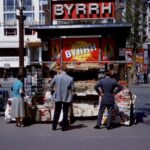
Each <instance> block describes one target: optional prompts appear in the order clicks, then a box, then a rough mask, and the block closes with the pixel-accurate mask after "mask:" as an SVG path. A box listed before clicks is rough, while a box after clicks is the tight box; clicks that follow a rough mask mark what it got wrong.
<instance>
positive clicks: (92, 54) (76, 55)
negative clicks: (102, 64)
mask: <svg viewBox="0 0 150 150" xmlns="http://www.w3.org/2000/svg"><path fill="white" fill-rule="evenodd" d="M62 43H63V44H62V60H63V61H64V62H73V61H78V62H83V61H88V62H89V61H90V62H93V61H96V62H97V61H99V55H100V46H99V38H97V37H95V38H93V37H92V38H66V39H62Z"/></svg>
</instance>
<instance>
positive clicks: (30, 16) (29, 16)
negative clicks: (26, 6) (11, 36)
mask: <svg viewBox="0 0 150 150" xmlns="http://www.w3.org/2000/svg"><path fill="white" fill-rule="evenodd" d="M24 15H25V16H26V19H25V25H32V24H33V22H34V14H33V13H25V14H24Z"/></svg>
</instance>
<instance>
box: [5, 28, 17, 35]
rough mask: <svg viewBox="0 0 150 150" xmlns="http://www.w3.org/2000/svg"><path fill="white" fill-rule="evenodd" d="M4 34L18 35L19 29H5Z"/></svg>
mask: <svg viewBox="0 0 150 150" xmlns="http://www.w3.org/2000/svg"><path fill="white" fill-rule="evenodd" d="M4 34H5V35H17V29H16V28H5V29H4Z"/></svg>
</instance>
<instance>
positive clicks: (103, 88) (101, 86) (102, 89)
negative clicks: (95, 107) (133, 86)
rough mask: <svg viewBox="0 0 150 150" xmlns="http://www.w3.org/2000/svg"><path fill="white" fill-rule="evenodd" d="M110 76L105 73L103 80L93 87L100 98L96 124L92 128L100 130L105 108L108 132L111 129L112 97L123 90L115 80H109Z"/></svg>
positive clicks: (113, 101)
mask: <svg viewBox="0 0 150 150" xmlns="http://www.w3.org/2000/svg"><path fill="white" fill-rule="evenodd" d="M110 76H111V73H110V72H108V71H107V72H106V73H105V78H104V79H101V80H99V81H98V82H97V83H96V85H95V86H94V88H95V90H96V92H97V93H98V94H99V95H100V96H101V104H100V107H99V113H98V119H97V124H96V126H95V127H94V128H96V129H100V128H101V121H102V117H103V113H104V111H105V108H107V111H108V116H107V126H106V127H107V129H108V130H109V129H111V116H112V111H113V109H114V104H115V100H114V95H115V94H117V93H119V92H120V91H121V90H122V89H123V87H122V86H121V85H120V84H118V83H117V81H116V80H115V79H112V78H110Z"/></svg>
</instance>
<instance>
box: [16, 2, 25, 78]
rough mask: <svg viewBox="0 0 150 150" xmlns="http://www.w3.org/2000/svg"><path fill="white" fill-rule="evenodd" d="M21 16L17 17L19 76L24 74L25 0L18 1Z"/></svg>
mask: <svg viewBox="0 0 150 150" xmlns="http://www.w3.org/2000/svg"><path fill="white" fill-rule="evenodd" d="M17 4H18V8H17V9H18V11H19V14H17V15H16V17H17V19H18V21H19V74H22V75H23V74H24V20H25V16H24V14H23V10H24V7H23V0H17Z"/></svg>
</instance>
